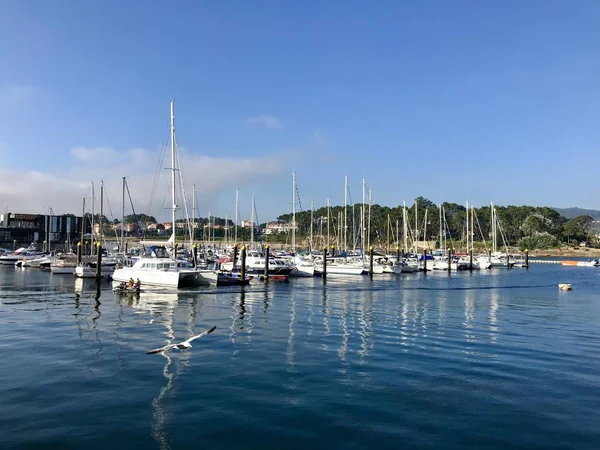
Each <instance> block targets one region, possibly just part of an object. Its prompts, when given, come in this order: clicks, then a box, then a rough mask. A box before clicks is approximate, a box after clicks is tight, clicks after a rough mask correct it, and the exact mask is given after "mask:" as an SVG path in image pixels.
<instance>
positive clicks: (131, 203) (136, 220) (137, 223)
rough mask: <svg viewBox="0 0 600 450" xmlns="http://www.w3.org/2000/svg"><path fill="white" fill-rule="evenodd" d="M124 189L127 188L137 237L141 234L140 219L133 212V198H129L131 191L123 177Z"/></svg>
mask: <svg viewBox="0 0 600 450" xmlns="http://www.w3.org/2000/svg"><path fill="white" fill-rule="evenodd" d="M125 189H126V190H127V196H128V197H129V204H130V205H131V210H132V211H133V220H134V223H135V224H136V225H137V227H138V230H137V232H138V233H137V234H138V237H140V236H141V230H142V227H140V223H139V222H140V221H139V220H138V217H137V214H136V213H135V208H134V207H133V200H132V199H131V193H130V192H129V183H127V179H125ZM123 225H124V224H122V225H121V226H123Z"/></svg>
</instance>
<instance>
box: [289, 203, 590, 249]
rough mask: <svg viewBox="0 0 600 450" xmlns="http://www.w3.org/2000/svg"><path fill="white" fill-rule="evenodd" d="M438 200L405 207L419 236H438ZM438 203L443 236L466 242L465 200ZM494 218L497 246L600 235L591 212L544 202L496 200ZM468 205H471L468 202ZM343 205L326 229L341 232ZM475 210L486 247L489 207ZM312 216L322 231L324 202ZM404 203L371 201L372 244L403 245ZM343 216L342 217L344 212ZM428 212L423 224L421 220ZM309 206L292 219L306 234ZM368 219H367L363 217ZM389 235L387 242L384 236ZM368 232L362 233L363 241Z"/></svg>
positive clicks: (351, 209)
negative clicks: (564, 210)
mask: <svg viewBox="0 0 600 450" xmlns="http://www.w3.org/2000/svg"><path fill="white" fill-rule="evenodd" d="M362 207H363V205H362V204H360V203H359V204H355V205H354V206H348V207H347V216H348V240H349V241H350V242H352V241H351V239H353V238H354V237H355V236H358V235H360V234H361V233H360V223H361V221H360V217H361V208H362ZM364 208H365V215H366V216H367V217H368V215H369V213H368V209H369V205H366V204H365V205H364ZM439 208H440V206H439V205H436V204H435V203H433V202H432V201H430V200H429V199H427V198H424V197H418V198H417V199H415V202H414V203H413V204H412V205H410V206H407V207H406V210H407V227H408V228H409V229H411V230H413V233H414V229H415V218H416V219H417V221H416V223H417V224H418V225H417V227H418V229H419V240H424V241H436V244H437V245H439V240H440V237H439V236H440V209H439ZM441 208H442V212H443V214H442V239H444V241H446V243H447V244H448V245H453V246H454V247H455V248H459V247H460V245H461V242H466V228H467V225H466V221H467V210H466V206H465V205H459V204H457V203H449V202H444V203H442V204H441ZM494 208H495V212H496V217H497V219H498V224H499V226H498V232H497V242H498V247H501V246H503V245H504V243H506V245H507V246H511V247H520V248H521V249H525V248H529V249H543V248H551V247H557V246H559V245H561V244H565V243H568V244H571V245H577V244H579V243H581V242H588V243H589V244H591V245H596V246H597V245H598V244H599V242H598V238H597V235H596V234H595V232H593V230H594V219H593V218H592V217H591V216H589V215H580V216H577V217H574V218H572V219H570V220H567V219H566V218H565V217H563V216H562V215H561V214H560V213H559V212H557V211H556V210H555V209H553V208H550V207H546V206H542V207H536V206H513V205H509V206H494ZM469 209H471V208H469ZM343 211H344V207H343V206H333V207H330V212H329V220H330V224H329V226H330V234H331V235H335V233H339V231H336V230H339V221H340V219H339V218H340V215H341V214H343ZM474 212H475V214H474V216H473V230H472V231H473V233H474V235H473V239H474V241H475V246H479V247H484V248H486V247H487V248H489V246H490V240H491V234H492V223H491V219H492V216H491V207H490V206H484V207H480V208H474ZM312 216H313V236H314V235H316V234H321V233H322V232H323V231H322V230H324V229H326V227H327V217H328V214H327V208H326V207H322V208H319V209H316V210H314V211H313V213H312ZM403 216H404V215H403V206H402V205H399V206H396V207H388V206H381V205H378V204H373V205H371V207H370V234H369V233H368V227H365V228H366V230H365V234H368V238H369V241H370V242H371V245H376V246H381V247H385V246H386V245H392V244H393V245H402V244H401V241H402V235H403V227H404V223H403ZM341 217H342V220H343V216H341ZM425 217H426V226H425ZM310 218H311V212H310V211H301V212H296V223H297V224H298V232H297V233H298V234H299V235H300V236H307V235H308V233H309V232H310V222H311V220H310ZM278 220H279V221H285V222H289V221H291V220H292V214H282V215H280V216H279V217H278ZM366 220H367V219H365V222H366ZM469 227H470V225H469ZM397 235H399V236H400V243H397V242H396V236H397ZM388 236H389V242H388ZM366 240H367V238H365V241H366Z"/></svg>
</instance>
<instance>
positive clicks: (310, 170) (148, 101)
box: [0, 0, 600, 220]
mask: <svg viewBox="0 0 600 450" xmlns="http://www.w3.org/2000/svg"><path fill="white" fill-rule="evenodd" d="M0 12H1V14H0V42H2V44H1V45H0V61H2V70H0V156H1V157H2V158H1V160H0V205H2V209H4V208H5V207H6V205H8V209H9V210H12V211H17V210H18V211H24V210H31V209H34V210H39V209H40V208H43V207H46V206H52V207H53V208H54V209H55V210H58V211H62V212H66V211H70V210H73V211H78V210H79V208H80V207H79V206H78V205H79V204H80V202H81V200H80V198H81V196H82V195H89V194H88V193H87V191H88V190H89V189H88V188H87V185H89V182H90V181H95V182H96V183H98V182H99V181H100V179H101V178H103V179H104V180H105V182H106V184H107V189H108V193H109V195H110V196H111V201H112V202H113V205H112V206H113V208H114V207H115V205H117V204H118V198H119V195H120V193H119V187H118V182H119V180H120V177H121V176H124V175H126V176H128V177H129V179H130V188H131V192H132V196H133V197H134V201H135V203H136V209H137V210H140V211H144V210H146V209H147V205H148V199H149V192H150V191H151V186H152V181H153V177H154V173H155V172H156V167H157V164H158V151H157V149H158V148H159V146H160V145H161V143H162V142H163V140H164V136H165V127H166V125H167V123H168V113H169V110H168V108H169V101H170V100H171V98H173V99H175V101H176V120H177V136H178V143H179V145H180V147H181V148H182V149H183V150H184V152H185V154H186V156H185V158H184V160H185V162H186V164H185V165H184V175H185V178H186V181H187V182H188V183H189V184H192V183H196V184H197V185H198V186H199V191H200V192H199V206H200V209H201V211H202V212H203V215H206V214H207V212H208V211H211V212H213V213H217V214H219V215H221V216H224V215H225V214H229V216H232V215H233V213H234V199H235V188H236V187H239V188H240V199H241V202H242V204H241V206H240V210H241V213H242V215H243V216H246V215H248V214H249V209H250V198H251V196H252V195H253V194H254V195H255V196H256V203H257V209H258V211H259V213H260V216H259V219H261V220H267V219H272V218H274V217H275V216H276V215H278V214H280V213H282V212H286V211H288V210H289V209H290V208H291V205H290V203H291V198H290V197H291V171H292V168H293V167H295V168H296V171H297V176H298V185H299V190H300V196H301V199H302V202H303V205H302V206H303V207H304V208H305V209H306V208H307V207H308V206H309V205H310V202H311V201H314V203H315V205H316V206H322V205H324V204H325V202H326V199H327V197H329V198H331V201H332V203H334V204H336V203H337V204H339V203H342V202H343V179H344V175H345V174H347V175H348V177H349V180H350V188H351V194H352V197H353V199H354V200H355V201H357V200H359V199H360V196H361V194H360V188H361V178H362V177H363V176H364V177H365V178H366V179H367V183H368V185H369V186H370V187H371V188H372V191H373V200H374V201H375V202H377V203H380V204H386V205H397V204H401V203H402V201H403V200H407V201H408V202H410V203H412V200H413V199H414V198H415V197H417V196H419V195H423V196H425V197H428V198H429V199H431V200H432V201H434V202H436V203H437V202H442V201H454V202H458V203H464V201H465V200H467V199H469V200H470V201H471V202H472V203H474V204H476V205H484V204H488V203H489V201H494V202H495V203H496V204H501V205H502V204H532V205H552V206H562V207H566V206H580V207H587V208H599V209H600V196H599V195H598V192H599V188H598V173H599V168H600V131H599V130H600V114H599V112H600V91H599V89H598V80H600V59H599V58H598V54H599V51H600V28H599V27H598V26H597V24H598V23H600V3H598V2H595V1H577V2H566V1H544V2H542V1H534V0H531V1H525V2H523V1H504V2H482V1H456V2H447V1H428V2H409V1H378V2H365V1H362V2H359V1H327V2H317V1H303V2H280V1H266V0H261V1H260V2H243V1H222V2H195V1H178V2H172V3H168V2H142V1H127V0H126V1H112V0H111V1H108V0H105V1H102V2H90V1H85V0H79V1H69V2H67V1H62V0H59V1H55V2H49V1H45V0H28V1H16V0H12V1H10V0H9V1H5V2H3V3H2V5H1V6H0ZM163 167H164V165H163ZM450 177H452V179H451V180H450ZM24 181H27V182H24ZM161 183H162V182H161ZM163 187H164V189H163ZM165 189H167V188H166V187H165V185H164V183H162V184H160V185H159V189H157V192H161V191H164V190H165ZM158 195H159V194H157V197H158ZM161 195H162V197H160V199H158V200H155V201H154V204H161V203H162V201H163V200H164V198H163V197H164V196H166V195H168V192H166V191H165V192H161ZM151 212H152V213H155V214H156V215H161V214H163V213H164V210H162V209H160V207H159V209H158V210H153V211H151Z"/></svg>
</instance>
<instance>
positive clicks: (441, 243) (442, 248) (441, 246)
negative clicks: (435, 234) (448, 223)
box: [440, 203, 444, 250]
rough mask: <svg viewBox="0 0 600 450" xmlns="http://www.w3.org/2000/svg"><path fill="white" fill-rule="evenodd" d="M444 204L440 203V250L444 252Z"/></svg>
mask: <svg viewBox="0 0 600 450" xmlns="http://www.w3.org/2000/svg"><path fill="white" fill-rule="evenodd" d="M442 225H443V224H442V204H441V203H440V250H444V243H443V242H442V239H443V237H442Z"/></svg>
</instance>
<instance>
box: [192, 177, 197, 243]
mask: <svg viewBox="0 0 600 450" xmlns="http://www.w3.org/2000/svg"><path fill="white" fill-rule="evenodd" d="M195 233H196V185H195V184H194V185H193V186H192V248H193V247H194V238H195V237H196V236H194V235H195Z"/></svg>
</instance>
